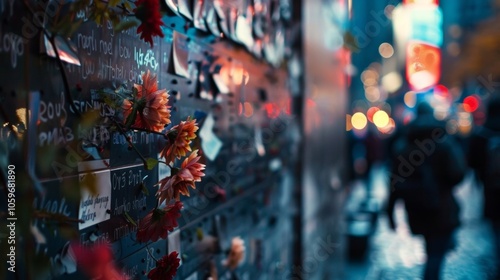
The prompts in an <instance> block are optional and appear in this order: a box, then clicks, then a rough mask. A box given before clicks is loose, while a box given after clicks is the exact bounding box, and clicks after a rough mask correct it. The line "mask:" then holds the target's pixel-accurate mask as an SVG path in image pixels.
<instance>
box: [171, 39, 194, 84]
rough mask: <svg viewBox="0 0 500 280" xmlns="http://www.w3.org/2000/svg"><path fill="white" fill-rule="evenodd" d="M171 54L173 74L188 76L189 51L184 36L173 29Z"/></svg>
mask: <svg viewBox="0 0 500 280" xmlns="http://www.w3.org/2000/svg"><path fill="white" fill-rule="evenodd" d="M173 42H174V43H173V48H172V55H173V57H172V58H173V60H174V71H175V74H177V75H179V76H181V77H184V78H189V76H190V75H189V65H188V60H189V52H188V50H187V42H186V36H184V35H182V34H180V33H179V32H177V31H174V35H173Z"/></svg>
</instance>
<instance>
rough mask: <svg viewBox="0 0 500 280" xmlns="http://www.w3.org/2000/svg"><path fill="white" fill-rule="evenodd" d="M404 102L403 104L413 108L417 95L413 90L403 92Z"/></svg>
mask: <svg viewBox="0 0 500 280" xmlns="http://www.w3.org/2000/svg"><path fill="white" fill-rule="evenodd" d="M404 102H405V105H406V106H408V108H413V107H415V105H416V104H417V96H416V94H415V92H414V91H409V92H407V93H405V96H404Z"/></svg>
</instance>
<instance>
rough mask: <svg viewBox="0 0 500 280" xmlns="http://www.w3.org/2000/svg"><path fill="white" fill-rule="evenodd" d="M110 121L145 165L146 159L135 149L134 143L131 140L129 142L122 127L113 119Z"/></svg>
mask: <svg viewBox="0 0 500 280" xmlns="http://www.w3.org/2000/svg"><path fill="white" fill-rule="evenodd" d="M112 121H113V123H114V124H115V125H116V127H117V128H118V131H119V132H120V134H121V135H123V136H124V137H125V140H127V142H128V144H129V145H130V147H132V148H133V149H134V151H135V152H136V153H137V155H138V156H139V157H140V158H141V160H142V162H143V163H144V165H146V162H147V161H146V158H145V157H144V156H143V155H142V154H141V152H140V151H139V150H138V149H137V147H136V146H135V145H134V143H132V140H130V139H129V138H128V135H127V133H126V131H125V130H124V129H123V127H122V126H121V124H120V123H118V122H117V121H116V120H115V119H112Z"/></svg>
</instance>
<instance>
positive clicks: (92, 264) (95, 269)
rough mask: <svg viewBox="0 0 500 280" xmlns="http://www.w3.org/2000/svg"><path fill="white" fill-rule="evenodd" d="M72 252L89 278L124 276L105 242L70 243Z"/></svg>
mask: <svg viewBox="0 0 500 280" xmlns="http://www.w3.org/2000/svg"><path fill="white" fill-rule="evenodd" d="M70 250H71V251H72V252H73V254H74V257H75V259H76V262H77V264H78V267H79V268H81V269H82V271H83V272H84V273H85V274H86V275H87V276H89V279H105V280H125V279H128V278H127V277H126V276H124V275H123V274H122V273H121V272H120V271H119V270H118V269H117V268H116V266H115V264H114V262H113V253H112V251H111V248H110V247H109V246H108V245H107V244H97V245H93V246H90V247H85V246H82V245H80V244H76V243H75V244H72V245H71V247H70Z"/></svg>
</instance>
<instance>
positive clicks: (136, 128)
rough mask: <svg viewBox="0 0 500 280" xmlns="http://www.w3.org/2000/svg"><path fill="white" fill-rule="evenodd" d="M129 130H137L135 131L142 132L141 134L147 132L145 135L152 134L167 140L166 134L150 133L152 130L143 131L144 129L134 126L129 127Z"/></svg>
mask: <svg viewBox="0 0 500 280" xmlns="http://www.w3.org/2000/svg"><path fill="white" fill-rule="evenodd" d="M130 129H131V130H137V131H143V132H147V133H153V134H157V135H161V136H163V137H164V138H165V139H167V140H168V137H167V134H164V133H161V132H157V131H152V130H147V129H144V128H139V127H134V126H130Z"/></svg>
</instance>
